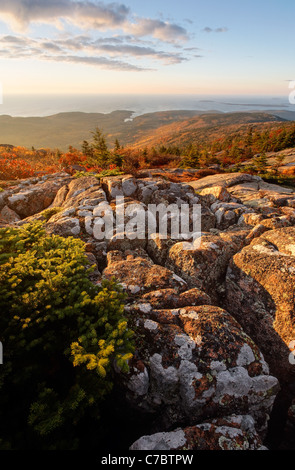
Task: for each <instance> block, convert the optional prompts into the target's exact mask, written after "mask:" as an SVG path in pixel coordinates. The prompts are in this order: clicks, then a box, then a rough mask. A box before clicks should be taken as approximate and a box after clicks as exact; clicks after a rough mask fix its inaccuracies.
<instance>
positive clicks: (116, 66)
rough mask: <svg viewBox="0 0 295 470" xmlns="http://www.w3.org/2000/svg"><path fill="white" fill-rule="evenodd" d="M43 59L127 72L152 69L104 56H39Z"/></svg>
mask: <svg viewBox="0 0 295 470" xmlns="http://www.w3.org/2000/svg"><path fill="white" fill-rule="evenodd" d="M41 58H42V59H45V60H51V61H56V62H70V63H73V64H83V65H93V66H95V67H100V68H104V69H108V70H121V71H127V72H142V71H147V70H149V71H150V70H152V69H147V68H144V67H138V66H136V65H132V64H129V63H127V62H122V61H119V60H112V59H108V58H106V57H89V56H77V55H67V56H65V55H61V56H52V55H51V56H46V55H43V56H42V57H41Z"/></svg>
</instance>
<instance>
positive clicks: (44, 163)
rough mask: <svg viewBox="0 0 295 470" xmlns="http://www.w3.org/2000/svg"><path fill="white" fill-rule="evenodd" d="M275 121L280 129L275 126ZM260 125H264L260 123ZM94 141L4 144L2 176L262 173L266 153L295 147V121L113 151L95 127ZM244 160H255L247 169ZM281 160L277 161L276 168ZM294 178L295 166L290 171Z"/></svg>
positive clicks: (0, 160) (0, 150)
mask: <svg viewBox="0 0 295 470" xmlns="http://www.w3.org/2000/svg"><path fill="white" fill-rule="evenodd" d="M271 125H274V126H275V127H274V128H272V127H271ZM260 126H261V124H260ZM217 135H218V134H217ZM92 136H93V139H92V141H91V142H88V141H86V140H84V141H83V143H82V146H81V150H77V149H75V148H73V147H71V146H70V147H69V149H68V152H66V153H62V152H60V151H59V150H58V149H57V150H54V151H53V150H49V149H41V150H35V149H32V150H28V149H24V148H21V147H15V148H14V147H12V148H11V147H10V146H7V147H1V146H0V180H16V179H20V178H28V177H31V176H40V175H43V174H48V173H55V172H57V171H62V170H64V169H65V170H67V171H69V172H70V173H72V174H76V176H77V177H79V176H81V174H83V175H84V174H87V173H91V174H96V175H97V176H98V177H99V178H100V177H102V176H115V175H119V174H121V173H131V174H136V173H137V172H138V171H139V170H140V169H146V168H163V167H164V168H169V167H173V168H177V167H178V168H183V169H186V168H194V169H206V168H209V167H212V166H214V165H216V166H218V169H219V170H221V171H222V170H224V171H228V170H231V168H232V167H233V166H235V167H236V169H237V170H238V171H247V172H249V173H255V174H260V173H261V172H264V171H265V166H266V160H267V159H266V153H267V152H280V151H282V150H284V149H286V148H291V147H295V125H294V124H293V123H287V124H284V125H282V124H280V126H278V123H275V124H272V123H271V124H269V126H267V125H266V124H265V127H264V128H260V127H256V126H255V124H253V125H244V126H242V127H241V128H237V130H234V129H232V130H228V131H227V132H225V131H224V133H223V134H222V135H221V136H220V137H216V130H215V132H213V133H212V136H211V132H210V129H209V130H208V132H207V134H206V138H204V137H203V138H198V137H196V138H194V137H191V141H190V143H189V144H187V145H181V144H179V145H177V144H173V145H164V144H161V145H158V146H157V147H155V146H151V147H148V146H144V147H143V148H131V147H130V148H124V147H122V146H121V145H120V143H119V142H118V140H117V139H116V141H115V142H114V145H113V148H112V149H109V147H108V145H107V143H106V137H105V136H104V135H103V134H102V132H101V130H100V129H98V128H96V130H95V131H94V132H92ZM244 162H251V163H250V164H249V165H248V166H247V167H246V166H245V165H243V166H241V164H243V163H244ZM281 163H282V161H281V162H280V161H278V164H277V165H274V172H275V171H276V169H277V168H278V167H279V166H280V164H281ZM290 176H294V175H292V170H290Z"/></svg>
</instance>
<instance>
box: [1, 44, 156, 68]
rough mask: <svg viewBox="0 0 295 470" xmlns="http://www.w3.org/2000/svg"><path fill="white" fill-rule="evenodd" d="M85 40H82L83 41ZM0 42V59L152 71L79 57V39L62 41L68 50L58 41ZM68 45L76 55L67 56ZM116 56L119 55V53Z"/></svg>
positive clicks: (110, 60) (109, 59) (106, 59)
mask: <svg viewBox="0 0 295 470" xmlns="http://www.w3.org/2000/svg"><path fill="white" fill-rule="evenodd" d="M85 40H86V38H84V41H85ZM0 42H1V44H2V45H3V48H2V49H0V57H2V58H7V59H32V58H34V59H35V60H36V59H39V60H46V61H54V62H68V63H73V64H82V65H91V66H96V67H99V68H103V69H108V70H109V69H112V70H121V71H132V72H139V71H143V70H153V69H151V68H146V67H141V66H139V65H134V64H131V63H129V62H125V61H123V60H118V58H115V59H114V58H112V57H104V56H101V55H98V54H95V55H93V54H92V55H79V54H78V52H80V49H82V52H84V48H83V44H81V39H80V47H79V46H78V44H79V39H78V38H73V39H72V41H64V43H66V44H67V46H68V48H65V47H63V46H64V44H63V46H62V45H61V44H59V42H58V41H56V42H55V41H49V40H44V39H39V40H36V39H31V38H26V37H15V38H14V37H12V36H2V37H0ZM69 45H71V48H72V50H73V52H77V54H73V53H72V54H69ZM117 55H120V54H119V52H118V54H117Z"/></svg>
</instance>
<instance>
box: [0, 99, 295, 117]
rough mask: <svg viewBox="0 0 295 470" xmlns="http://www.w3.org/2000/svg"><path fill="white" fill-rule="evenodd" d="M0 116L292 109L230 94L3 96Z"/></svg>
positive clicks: (274, 101)
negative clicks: (124, 111)
mask: <svg viewBox="0 0 295 470" xmlns="http://www.w3.org/2000/svg"><path fill="white" fill-rule="evenodd" d="M2 101H3V102H2V104H0V115H5V114H6V115H10V116H21V117H27V116H50V115H53V114H57V113H62V112H73V111H79V112H85V113H104V114H105V113H111V112H112V111H116V110H126V111H133V113H134V114H133V117H135V116H138V115H141V114H146V113H152V112H157V111H171V110H197V111H203V112H208V111H219V112H235V111H260V110H283V111H293V112H294V111H295V105H294V104H293V105H292V104H291V103H290V102H289V99H288V95H286V96H274V97H273V96H248V95H247V96H246V95H243V96H237V95H235V96H229V95H226V96H224V95H214V96H213V95H122V94H121V95H99V94H98V95H42V96H41V95H5V94H4V96H3V100H2Z"/></svg>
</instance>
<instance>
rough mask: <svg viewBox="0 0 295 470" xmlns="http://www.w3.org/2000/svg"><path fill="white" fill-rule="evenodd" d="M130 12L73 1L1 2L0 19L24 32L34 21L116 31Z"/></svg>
mask: <svg viewBox="0 0 295 470" xmlns="http://www.w3.org/2000/svg"><path fill="white" fill-rule="evenodd" d="M129 12H130V10H129V8H128V7H126V6H125V5H123V4H118V3H110V4H107V5H106V4H104V3H103V2H94V1H88V0H84V1H72V0H49V1H48V0H1V3H0V18H1V17H3V15H4V18H6V19H8V21H9V22H10V23H12V26H13V27H14V28H16V29H18V30H19V29H21V30H23V29H24V28H26V27H28V26H29V24H30V23H32V22H39V23H57V22H59V21H60V20H61V19H64V20H66V21H68V22H69V23H73V24H75V25H77V26H80V27H84V28H89V27H91V28H94V29H106V28H116V27H118V26H119V25H120V24H122V23H123V22H124V21H125V20H126V18H127V15H128V14H129Z"/></svg>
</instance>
